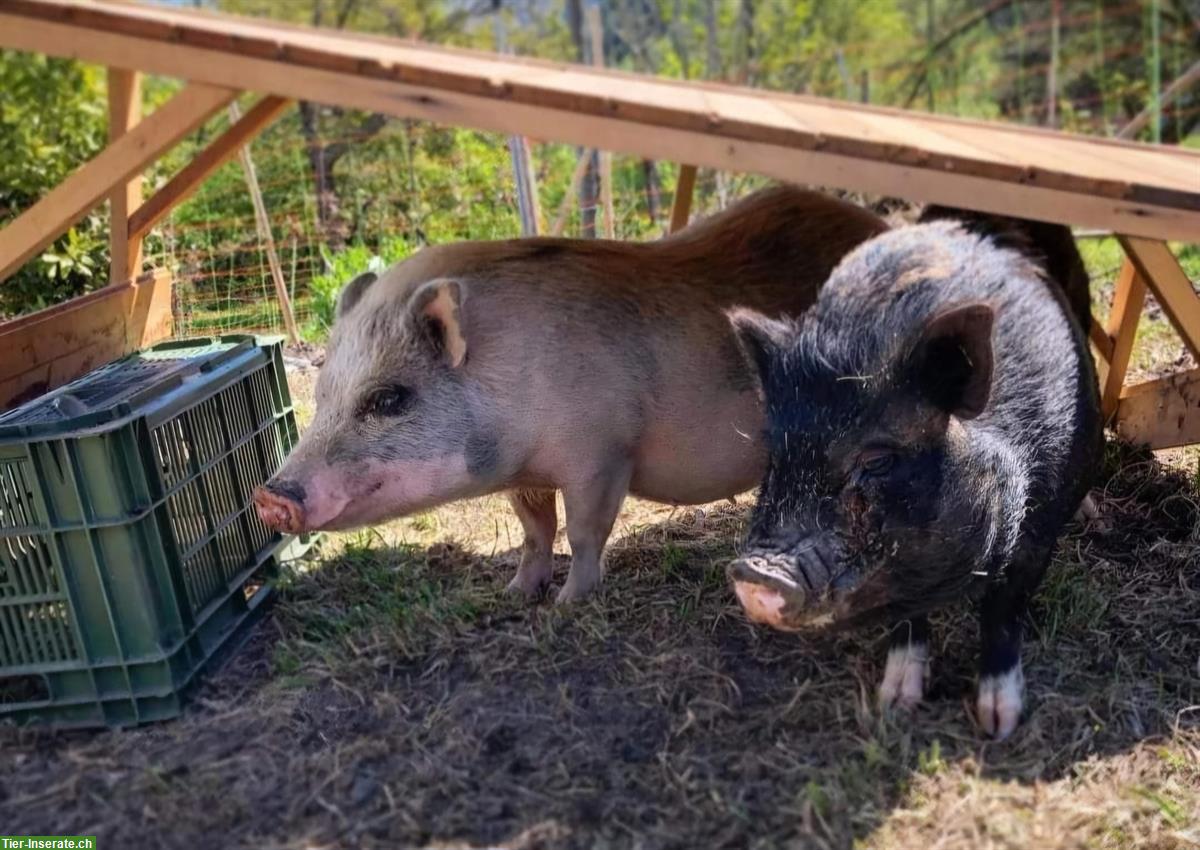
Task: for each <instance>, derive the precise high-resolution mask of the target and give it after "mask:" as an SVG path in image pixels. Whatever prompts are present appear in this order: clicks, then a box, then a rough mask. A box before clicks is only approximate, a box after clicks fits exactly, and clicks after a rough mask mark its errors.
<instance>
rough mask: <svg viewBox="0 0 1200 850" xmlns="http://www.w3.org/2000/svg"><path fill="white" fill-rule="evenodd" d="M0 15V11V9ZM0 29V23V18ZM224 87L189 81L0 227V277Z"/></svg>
mask: <svg viewBox="0 0 1200 850" xmlns="http://www.w3.org/2000/svg"><path fill="white" fill-rule="evenodd" d="M0 17H3V16H2V15H0ZM0 29H3V23H0ZM235 94H236V92H234V91H231V90H229V89H221V88H215V87H213V86H207V85H201V84H199V83H189V84H188V85H187V86H186V87H185V88H184V89H183V90H182V91H181V92H179V94H177V95H175V96H174V97H173V98H171V100H169V101H167V102H166V103H165V104H163V105H162V106H161V107H159V108H158V109H157V110H155V112H154V114H153V115H150V116H149V117H148V118H145V119H144V120H142V121H141V122H139V123H138V124H137V125H135V126H134V127H133V129H131V130H130V131H129V132H128V133H126V134H125V135H123V136H121V138H119V139H117V141H115V142H113V143H112V144H111V145H109V146H108V147H106V148H105V149H104V150H102V151H101V152H100V153H98V154H97V155H96V156H95V157H93V158H92V159H91V160H90V161H89V162H87V163H86V164H84V165H83V166H82V167H81V168H79V169H78V170H76V171H75V173H74V174H72V175H71V176H70V177H68V178H67V179H66V180H64V181H63V182H62V183H60V184H59V185H58V186H56V187H55V188H54V189H52V190H51V191H50V193H49V194H48V195H46V196H45V197H44V198H42V199H41V200H40V201H38V202H37V203H36V204H34V205H33V206H32V207H30V208H29V209H27V210H25V212H23V213H21V214H20V215H19V216H17V217H16V218H15V219H14V220H13V221H11V222H9V224H8V226H6V227H5V228H4V229H3V230H0V282H2V281H3V280H4V279H5V278H7V277H8V276H9V275H11V274H12V273H13V272H15V271H16V270H17V269H19V268H20V267H21V265H22V264H23V263H25V261H26V260H28V259H29V258H30V257H32V256H33V255H34V254H36V253H37V252H38V251H40V250H42V248H44V247H46V245H48V244H49V243H50V242H51V241H53V240H54V239H55V238H56V237H57V236H58V235H59V234H60V233H62V232H63V231H64V230H66V229H67V228H68V227H70V226H71V225H72V224H74V223H75V222H76V221H78V220H79V219H80V218H82V217H83V216H84V215H85V214H86V213H87V212H88V211H89V210H90V209H92V208H93V207H94V206H96V204H98V203H99V202H100V201H101V200H102V199H103V198H104V196H105V195H106V194H108V193H109V191H110V190H111V189H112V188H113V187H114V186H117V185H122V184H124V183H125V182H126V181H128V180H129V178H130V177H132V176H133V175H135V174H138V173H139V172H141V171H142V170H143V169H144V168H145V167H146V166H147V165H149V164H150V163H151V162H153V161H154V160H155V159H157V158H158V157H159V156H160V155H161V154H163V153H164V152H165V151H167V150H170V149H171V148H172V147H174V146H175V145H176V144H177V143H178V142H179V141H180V139H182V138H183V137H184V136H186V135H187V134H188V133H190V132H192V131H193V130H195V129H196V128H197V127H199V126H200V125H201V124H203V123H204V121H205V120H206V119H207V118H208V117H209V116H210V115H212V114H213V113H214V112H216V111H217V110H219V109H221V108H222V107H224V106H225V105H226V104H228V103H229V102H230V101H231V100H233V97H234V95H235Z"/></svg>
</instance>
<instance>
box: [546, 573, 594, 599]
mask: <svg viewBox="0 0 1200 850" xmlns="http://www.w3.org/2000/svg"><path fill="white" fill-rule="evenodd" d="M597 584H599V582H597V581H593V582H582V581H572V580H571V578H570V577H568V578H567V583H566V584H564V585H563V586H562V589H561V590H560V591H558V596H556V597H554V604H555V605H566V604H567V603H569V602H578V601H579V600H581V599H586V598H587V597H588V596H590V595H591V593H592V590H594V589H595V587H596V585H597Z"/></svg>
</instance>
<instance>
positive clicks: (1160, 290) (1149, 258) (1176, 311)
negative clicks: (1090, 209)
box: [1117, 235, 1200, 362]
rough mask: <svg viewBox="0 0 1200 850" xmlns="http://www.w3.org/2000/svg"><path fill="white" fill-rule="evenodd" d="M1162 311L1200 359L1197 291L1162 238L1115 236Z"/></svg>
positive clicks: (1199, 301)
mask: <svg viewBox="0 0 1200 850" xmlns="http://www.w3.org/2000/svg"><path fill="white" fill-rule="evenodd" d="M1117 240H1118V241H1119V242H1120V243H1121V247H1122V248H1124V249H1125V254H1126V256H1128V257H1129V259H1130V260H1131V261H1132V262H1133V264H1134V266H1136V267H1137V270H1138V272H1139V273H1140V274H1141V276H1142V277H1143V278H1144V279H1145V281H1146V285H1147V286H1149V287H1150V291H1151V292H1153V293H1154V297H1155V298H1157V299H1158V303H1159V304H1161V305H1162V308H1163V312H1164V313H1166V314H1167V318H1168V319H1170V320H1171V324H1172V325H1174V326H1175V330H1177V331H1179V335H1180V336H1181V337H1183V342H1184V345H1186V346H1187V347H1188V350H1189V351H1191V352H1192V356H1193V357H1195V358H1196V360H1197V361H1198V362H1200V294H1197V293H1196V288H1195V287H1194V286H1193V285H1192V282H1191V281H1190V280H1188V276H1187V275H1186V274H1185V273H1184V271H1183V267H1182V266H1180V265H1179V260H1177V259H1175V255H1174V254H1172V253H1171V249H1170V248H1168V247H1167V245H1166V243H1165V242H1160V241H1158V240H1156V239H1145V238H1143V237H1141V236H1120V235H1118V236H1117Z"/></svg>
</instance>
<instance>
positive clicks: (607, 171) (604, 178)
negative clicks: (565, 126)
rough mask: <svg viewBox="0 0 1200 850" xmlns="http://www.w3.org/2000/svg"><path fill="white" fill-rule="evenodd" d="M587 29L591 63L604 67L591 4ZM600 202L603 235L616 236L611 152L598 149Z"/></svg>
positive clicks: (598, 26) (595, 12) (601, 31)
mask: <svg viewBox="0 0 1200 850" xmlns="http://www.w3.org/2000/svg"><path fill="white" fill-rule="evenodd" d="M585 14H586V15H587V22H588V29H589V30H590V31H591V36H592V64H593V65H595V66H596V67H597V68H603V67H604V25H603V22H602V21H601V19H600V7H599V6H598V5H595V4H592V5H589V6H588V7H587V11H586V13H585ZM600 204H601V206H603V207H604V237H605V238H606V239H613V238H615V237H616V232H617V228H616V226H617V221H616V214H615V213H614V212H613V187H612V152H611V151H606V150H602V151H600Z"/></svg>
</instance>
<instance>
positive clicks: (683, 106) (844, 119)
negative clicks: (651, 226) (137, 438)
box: [0, 0, 1200, 445]
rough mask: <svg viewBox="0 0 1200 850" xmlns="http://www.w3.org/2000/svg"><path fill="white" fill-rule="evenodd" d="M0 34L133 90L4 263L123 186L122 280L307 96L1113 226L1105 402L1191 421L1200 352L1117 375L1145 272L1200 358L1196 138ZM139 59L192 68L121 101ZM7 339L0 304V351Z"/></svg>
mask: <svg viewBox="0 0 1200 850" xmlns="http://www.w3.org/2000/svg"><path fill="white" fill-rule="evenodd" d="M0 46H3V47H10V48H16V49H19V50H25V51H35V52H41V53H47V54H50V55H56V56H65V57H71V58H75V59H79V60H82V61H85V62H91V63H97V64H102V65H105V66H108V67H109V68H110V69H112V70H111V71H110V74H111V75H112V79H113V80H114V81H116V84H117V85H116V86H115V88H116V89H117V92H118V95H119V94H120V92H122V91H123V92H124V93H125V94H124V99H122V97H121V96H117V97H116V98H115V99H114V97H113V94H112V92H111V91H110V107H111V109H110V114H111V117H112V119H113V126H114V131H113V133H112V134H111V136H112V144H111V145H110V146H109V148H107V149H106V150H105V151H103V152H102V153H101V154H99V155H98V156H97V157H96V158H95V159H94V160H93V161H92V162H90V163H88V164H86V165H85V166H83V167H82V168H81V169H80V170H79V172H77V173H76V174H74V175H72V176H71V177H69V178H68V179H67V180H66V181H64V183H63V184H62V185H61V186H59V187H58V188H56V189H55V190H54V191H52V192H51V193H50V194H49V195H47V197H46V198H44V199H43V200H42V201H40V202H39V203H38V204H36V205H35V206H34V207H32V208H31V209H30V210H28V211H26V212H25V213H24V214H22V215H21V216H20V217H18V218H17V219H16V220H14V221H13V222H11V223H10V224H9V225H8V226H7V227H5V228H4V229H3V230H0V285H3V284H2V280H3V278H4V277H6V276H7V275H9V274H11V273H12V272H13V271H14V270H15V269H16V268H18V267H19V266H20V265H21V264H22V263H23V262H25V261H26V260H27V259H28V258H29V257H30V256H32V255H33V254H34V253H36V252H37V251H38V250H41V248H42V247H44V246H45V245H46V244H47V243H48V242H49V241H51V240H53V239H54V238H55V237H56V236H57V235H58V234H59V233H61V232H62V231H63V230H64V229H65V228H66V227H67V226H69V225H70V224H71V223H72V222H73V221H75V220H77V219H78V218H79V217H80V216H82V215H84V214H86V212H87V211H88V210H90V209H91V208H92V207H94V206H95V205H96V204H97V203H99V202H101V201H102V200H104V199H105V198H112V199H113V203H114V209H117V208H118V207H120V206H121V205H124V207H123V208H124V209H125V212H124V214H123V215H122V216H120V217H119V219H120V220H119V221H117V219H118V217H117V216H114V221H115V224H114V242H113V245H114V252H113V254H114V258H115V268H114V270H113V271H114V274H113V283H114V284H117V285H125V284H127V283H129V280H130V278H131V277H136V274H137V273H138V272H140V238H141V236H142V235H144V234H145V233H146V232H147V231H148V230H149V229H150V227H152V226H153V224H154V223H155V222H156V221H158V220H160V219H161V218H162V216H164V215H166V213H167V212H169V210H170V209H171V208H172V207H173V206H174V205H175V204H177V203H178V202H179V201H180V200H182V199H183V198H184V197H186V196H187V194H188V192H190V191H191V190H193V189H194V188H195V186H197V185H198V184H199V183H200V182H201V181H202V180H203V179H204V177H205V176H206V175H208V174H209V173H211V171H212V170H213V169H214V168H215V167H217V166H218V165H220V164H221V163H223V162H225V161H226V160H227V159H228V158H229V157H231V156H233V155H234V154H236V151H237V150H238V149H239V148H240V147H241V146H242V145H244V144H245V143H246V142H247V141H248V140H249V139H251V138H252V137H253V136H254V135H255V134H256V133H257V132H259V131H261V129H262V128H264V127H265V126H267V125H268V124H269V123H270V121H271V120H273V119H274V118H275V117H276V116H278V115H279V114H280V112H281V111H282V110H283V109H284V108H285V107H286V106H287V104H288V103H289V102H290V101H292V100H296V99H301V98H303V99H306V100H313V101H317V102H321V103H327V104H334V105H340V106H346V107H353V108H360V109H366V110H372V111H377V112H382V113H386V114H390V115H395V116H401V117H407V118H418V119H425V120H429V121H434V122H438V123H441V124H447V125H457V126H467V127H473V128H479V129H485V130H494V131H500V132H505V133H516V134H524V135H528V136H531V137H533V138H537V139H544V140H553V141H559V142H568V143H574V144H580V145H585V146H591V147H598V148H602V149H605V150H610V151H616V152H622V153H629V154H636V155H639V156H643V157H650V158H655V159H667V160H674V161H677V162H680V163H686V164H687V165H689V166H705V167H711V168H717V169H725V170H731V171H743V172H755V173H760V174H764V175H767V176H771V177H775V178H779V179H783V180H789V181H792V182H798V183H807V184H812V185H817V186H824V187H830V188H839V189H847V190H855V191H861V192H866V193H873V194H882V195H893V196H900V197H905V198H909V199H912V200H918V201H929V202H936V203H943V204H949V205H954V206H961V207H967V208H971V209H977V210H982V211H986V212H994V213H1001V214H1008V215H1015V216H1021V217H1025V218H1033V219H1038V220H1043V221H1052V222H1059V223H1064V224H1071V225H1076V226H1083V227H1089V228H1095V229H1101V230H1105V231H1110V232H1112V233H1115V234H1118V235H1119V236H1120V237H1121V242H1122V245H1123V247H1124V248H1125V250H1126V253H1127V255H1128V258H1129V259H1128V262H1127V264H1126V267H1125V269H1124V270H1123V272H1122V274H1121V276H1120V278H1119V280H1118V290H1117V295H1116V301H1115V304H1114V310H1113V311H1112V317H1111V322H1110V325H1109V326H1108V327H1107V328H1100V327H1098V326H1097V327H1094V328H1093V329H1092V339H1093V342H1094V343H1095V345H1096V349H1097V351H1098V353H1099V354H1100V355H1101V360H1102V361H1103V365H1105V366H1106V367H1107V369H1106V373H1107V374H1106V375H1105V377H1104V381H1105V386H1104V389H1105V393H1104V396H1105V405H1106V409H1107V410H1108V412H1109V413H1111V414H1114V415H1116V418H1117V420H1118V425H1119V427H1120V423H1122V422H1124V423H1139V424H1137V425H1136V426H1129V427H1128V428H1126V429H1125V432H1126V433H1127V434H1128V435H1129V436H1130V437H1131V438H1135V439H1145V440H1147V441H1149V442H1151V443H1152V444H1154V445H1172V444H1179V443H1182V442H1200V374H1197V373H1185V374H1184V375H1181V376H1175V377H1173V378H1171V379H1164V380H1163V381H1160V382H1156V383H1155V386H1154V387H1153V388H1152V389H1149V388H1147V385H1143V387H1142V388H1141V389H1138V390H1137V391H1136V392H1135V391H1134V388H1128V387H1123V382H1124V375H1125V369H1126V365H1127V364H1128V360H1129V352H1130V351H1131V349H1132V345H1133V332H1134V330H1136V320H1137V316H1138V315H1139V314H1140V311H1141V307H1142V302H1143V301H1144V298H1145V292H1146V288H1147V287H1149V290H1150V291H1152V292H1153V293H1154V294H1155V296H1156V297H1157V298H1158V300H1159V302H1160V303H1161V304H1162V305H1163V307H1164V308H1165V312H1166V313H1167V315H1168V317H1169V318H1170V319H1171V321H1172V323H1173V324H1174V325H1175V327H1176V329H1177V330H1179V332H1180V334H1181V336H1182V337H1183V338H1184V341H1185V342H1186V343H1187V345H1188V347H1189V348H1190V349H1191V351H1192V353H1193V355H1195V356H1196V357H1197V359H1200V297H1198V296H1197V294H1196V291H1195V288H1194V287H1193V285H1192V282H1191V281H1189V280H1188V279H1187V277H1186V276H1185V275H1184V274H1183V271H1182V269H1181V268H1180V267H1179V264H1178V262H1177V261H1176V260H1175V258H1174V256H1173V255H1172V254H1171V252H1170V251H1169V250H1168V249H1167V247H1166V245H1165V240H1178V241H1184V242H1193V243H1200V151H1190V150H1186V149H1182V148H1176V147H1161V146H1150V145H1144V144H1136V143H1131V142H1124V141H1115V140H1109V139H1099V138H1091V137H1082V136H1076V135H1070V134H1066V133H1060V132H1054V131H1047V130H1042V129H1037V128H1029V127H1017V126H1011V125H1004V124H998V123H988V122H981V121H967V120H960V119H954V118H947V117H943V116H934V115H928V114H921V113H916V112H906V111H901V110H893V109H883V108H878V107H870V106H863V105H858V104H848V103H842V102H837V101H830V100H824V99H820V98H813V97H802V96H797V95H790V94H783V93H777V92H766V91H759V90H753V89H747V88H737V87H732V86H723V85H717V84H709V83H692V82H683V81H675V80H664V79H659V78H654V77H648V76H641V75H634V74H628V73H623V72H619V71H612V70H604V69H599V68H593V67H583V66H578V65H569V64H561V63H549V62H542V61H536V60H530V59H521V58H514V57H510V56H499V55H494V54H487V53H480V52H471V51H462V50H451V49H444V48H437V47H431V46H429V45H424V44H420V43H416V42H411V41H402V40H399V39H389V38H381V37H374V36H368V35H361V34H353V33H346V32H341V31H329V30H318V29H312V28H306V27H300V26H293V25H287V24H281V23H277V22H272V21H265V20H257V19H246V18H240V17H235V16H231V15H225V14H218V13H212V12H200V11H194V10H184V9H177V8H171V7H160V6H154V7H151V6H143V5H138V4H135V3H130V2H105V3H97V2H86V0H0ZM137 72H149V73H155V74H163V75H168V76H175V77H181V78H183V79H185V80H187V81H188V85H187V86H186V87H185V88H184V89H183V90H182V91H181V92H180V93H179V94H178V95H176V97H175V98H174V99H173V100H171V101H170V102H168V103H167V104H165V105H164V106H162V107H161V108H159V109H158V110H157V111H156V112H154V113H153V114H152V115H150V116H148V117H146V118H145V119H144V120H140V121H138V120H136V116H135V118H134V119H133V120H131V118H130V116H131V115H133V114H134V113H135V112H136V107H135V106H131V105H130V101H131V97H132V95H131V94H130V92H131V90H132V89H134V88H136V86H135V85H134V84H133V83H132V82H130V81H131V80H134V79H136V73H137ZM122 83H124V85H122ZM110 88H113V86H110ZM242 90H251V91H254V92H257V93H260V94H261V95H263V98H262V99H261V100H260V101H259V103H258V104H257V105H256V106H255V107H254V108H253V109H251V110H250V111H249V112H247V114H246V115H245V116H243V117H242V118H241V119H240V120H239V121H238V122H237V123H235V124H234V126H232V127H231V128H230V129H229V130H228V131H227V132H226V134H225V135H224V136H223V137H221V138H220V139H218V140H217V141H216V142H214V143H213V144H212V145H210V147H209V148H208V149H207V150H205V151H204V152H203V153H202V154H201V155H200V156H198V157H197V158H196V160H195V161H194V162H193V163H191V164H190V165H189V166H187V167H186V168H185V169H183V171H181V172H180V174H179V175H177V176H176V177H175V178H174V179H173V180H172V181H170V183H169V184H168V185H167V186H166V187H164V188H163V189H161V190H160V191H159V192H158V193H157V194H156V195H155V196H154V197H151V198H149V199H147V200H146V201H144V202H143V201H141V198H140V191H136V192H132V193H131V191H130V187H131V186H135V187H136V186H138V185H139V182H138V175H140V173H141V172H142V171H143V170H144V169H145V167H146V166H147V165H148V164H149V163H150V162H152V161H153V160H154V159H155V158H156V157H157V156H159V155H160V154H161V153H162V152H163V151H165V150H166V149H169V148H170V147H171V146H172V145H173V144H175V143H177V142H178V141H179V140H180V139H181V138H183V136H185V135H186V134H187V133H189V132H191V131H192V130H194V129H195V128H196V127H197V126H199V125H200V124H201V123H203V122H204V121H205V120H207V118H208V117H210V116H211V115H212V114H213V113H214V112H216V111H217V110H219V109H221V108H223V107H224V106H225V105H226V104H228V103H229V102H230V101H232V99H233V98H234V97H235V96H236V95H237V94H238V93H239V92H240V91H242ZM683 182H685V183H686V181H683ZM122 198H123V200H122ZM118 248H119V250H117V249H118ZM1139 293H1140V294H1139ZM4 340H5V337H4V328H3V326H0V353H3V348H2V346H3V345H4ZM4 380H5V375H4V374H3V373H2V372H0V404H3V387H4ZM1122 407H1124V411H1123V412H1122V410H1121V408H1122ZM1171 423H1175V424H1173V425H1172V424H1171Z"/></svg>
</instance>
